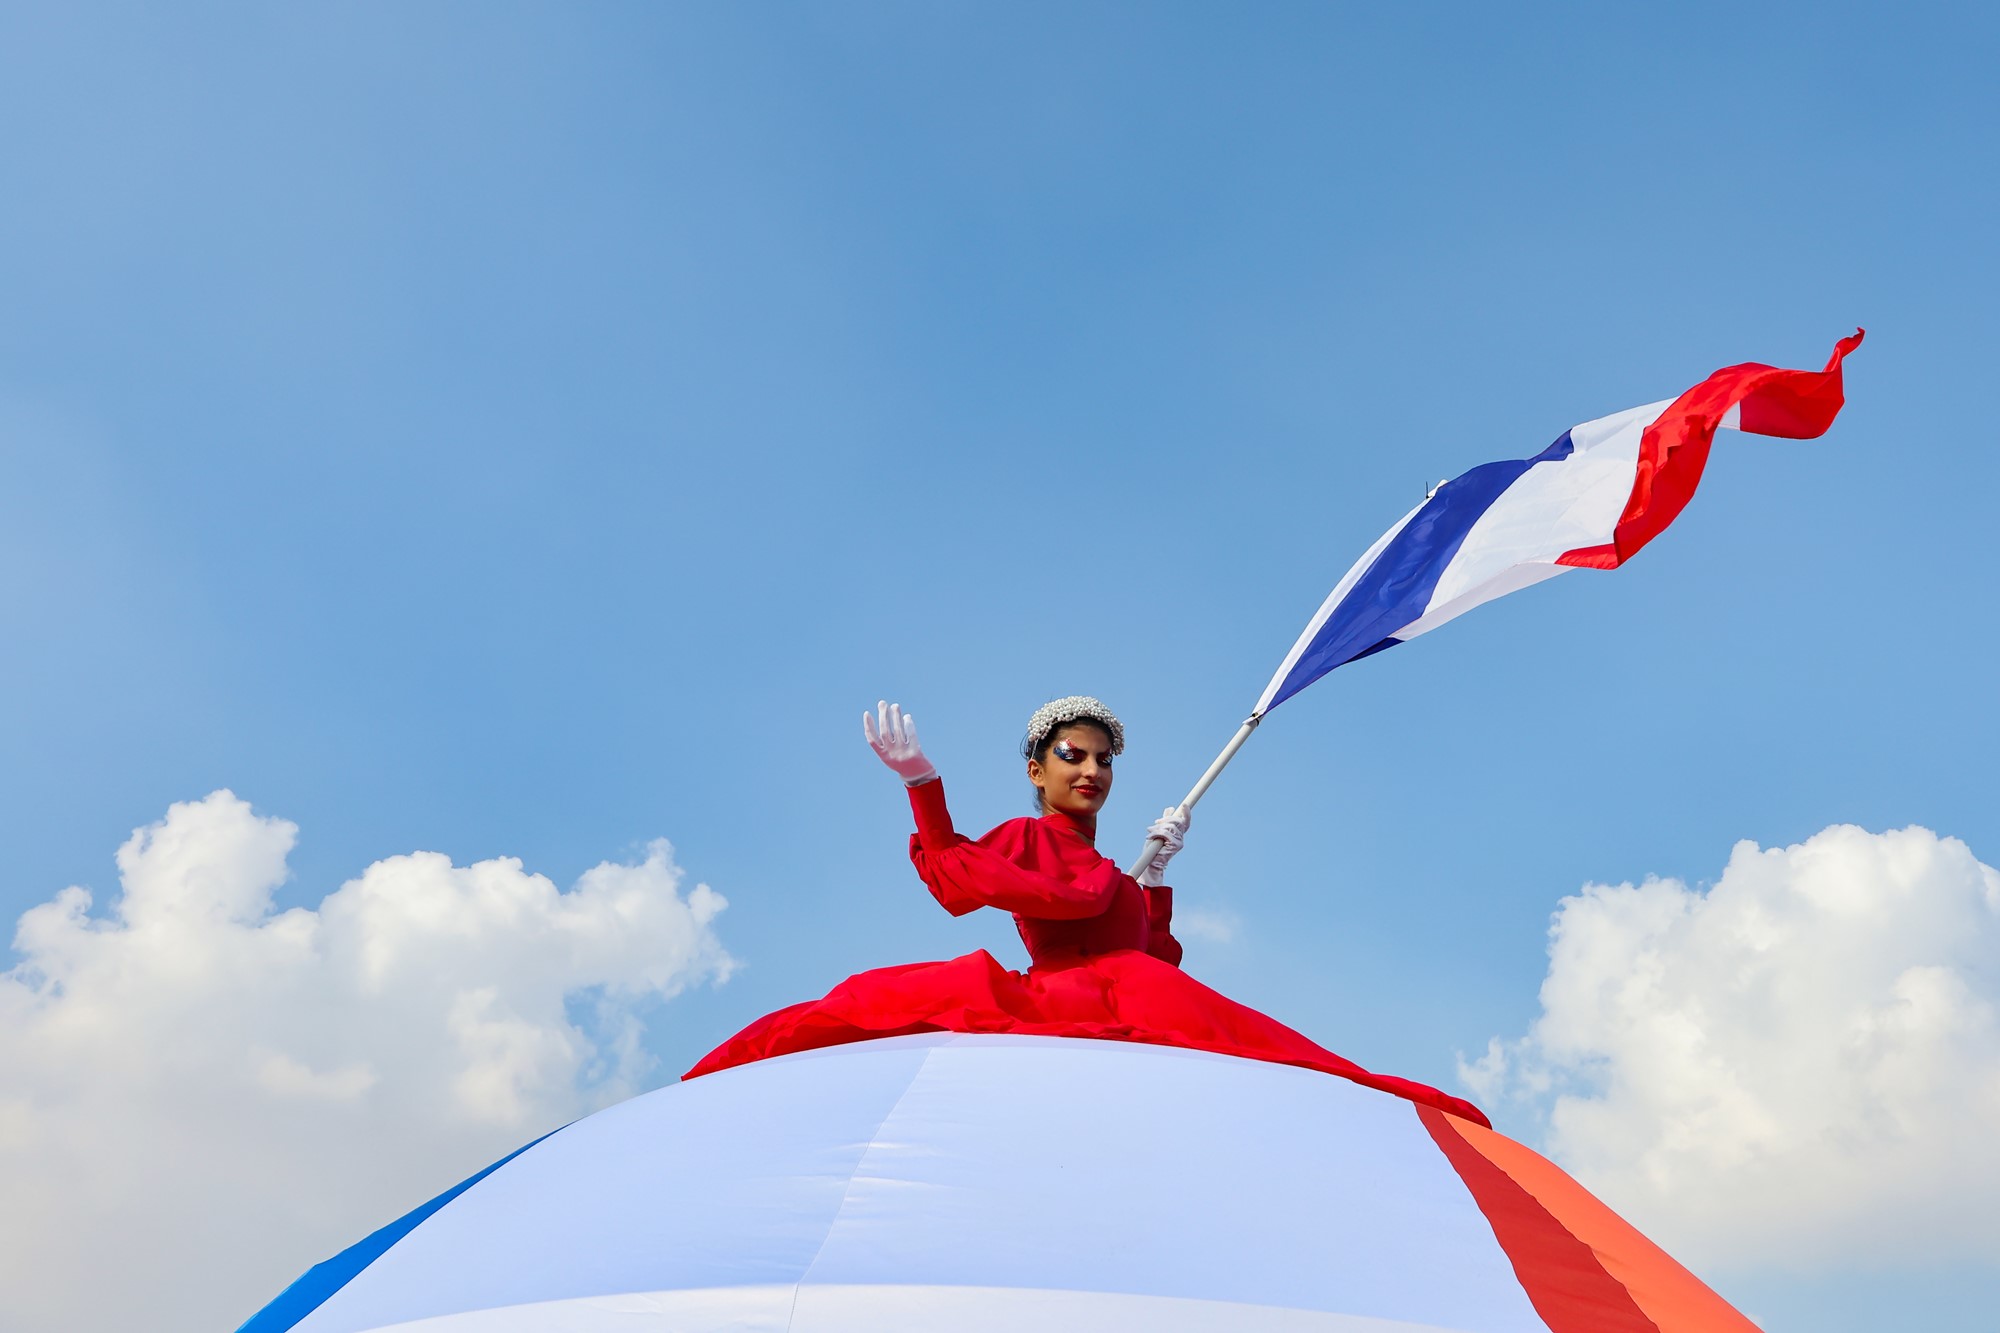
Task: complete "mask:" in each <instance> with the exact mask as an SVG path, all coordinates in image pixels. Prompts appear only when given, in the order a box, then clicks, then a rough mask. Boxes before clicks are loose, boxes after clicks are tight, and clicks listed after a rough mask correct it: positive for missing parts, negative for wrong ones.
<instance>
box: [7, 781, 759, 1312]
mask: <svg viewBox="0 0 2000 1333" xmlns="http://www.w3.org/2000/svg"><path fill="white" fill-rule="evenodd" d="M296 833H297V829H296V828H295V827H294V826H293V825H292V824H289V823H287V822H285V821H284V820H281V819H273V818H267V817H262V816H259V815H257V814H255V813H253V812H252V811H251V809H250V807H249V806H248V805H247V804H245V803H244V802H243V801H240V800H238V799H237V798H236V797H235V796H233V795H231V794H230V793H229V792H226V791H219V792H216V793H214V794H213V795H211V796H209V797H207V798H206V799H204V800H200V801H194V802H189V803H185V804H179V805H175V806H174V807H173V808H172V809H170V810H169V811H168V812H167V816H166V818H165V819H164V820H163V821H161V822H160V823H158V824H154V825H152V826H150V827H148V828H144V829H140V830H139V831H137V832H136V833H134V834H133V835H132V838H131V839H130V840H129V841H128V842H127V843H126V844H125V845H124V846H123V847H122V848H120V849H119V852H118V871H119V880H120V883H121V886H122V891H121V892H120V894H119V895H118V896H117V898H116V899H115V901H113V902H112V903H110V904H109V905H108V912H107V914H105V915H100V916H93V915H91V911H90V909H91V895H90V894H89V893H88V892H87V891H85V890H83V889H80V888H68V889H64V890H63V891H62V892H61V893H59V894H57V895H56V896H55V897H54V899H52V900H51V901H49V902H46V903H43V904H42V905H40V906H38V907H35V908H33V909H31V910H30V911H28V912H27V913H25V914H24V915H23V916H22V917H21V920H20V924H19V929H18V931H17V933H16V936H15V948H16V949H17V950H18V952H19V954H20V955H21V962H20V964H19V966H17V967H16V968H15V969H14V970H13V971H11V972H8V973H5V974H0V1182H4V1196H5V1200H6V1206H5V1208H4V1209H0V1290H4V1291H5V1292H6V1293H7V1296H6V1304H7V1312H6V1314H7V1317H6V1326H7V1328H8V1329H9V1330H14V1331H18V1333H39V1331H40V1330H57V1329H61V1330H64V1333H72V1331H76V1330H97V1329H105V1330H109V1329H113V1328H117V1329H130V1328H145V1329H150V1330H161V1331H162V1333H169V1331H171V1330H180V1329H186V1330H190V1331H192V1330H204V1331H207V1330H214V1329H217V1328H229V1327H233V1326H234V1324H235V1323H236V1322H238V1321H240V1320H241V1319H242V1318H244V1317H245V1316H247V1315H248V1314H250V1313H251V1312H252V1311H253V1310H254V1309H255V1308H256V1307H257V1306H258V1305H260V1304H261V1303H262V1302H263V1301H265V1300H267V1299H268V1298H270V1297H271V1296H273V1295H275V1294H276V1293H277V1292H278V1290H279V1289H280V1288H281V1287H283V1286H284V1285H285V1283H287V1282H289V1281H290V1280H291V1279H292V1278H293V1277H296V1276H297V1275H298V1273H299V1272H300V1271H301V1270H302V1269H303V1268H304V1267H306V1266H307V1265H308V1264H310V1263H312V1262H316V1261H317V1260H319V1259H322V1258H325V1257H326V1256H328V1255H330V1254H332V1253H334V1252H335V1251H337V1250H339V1249H341V1248H343V1247H344V1246H345V1245H347V1244H349V1243H350V1242H352V1241H354V1240H356V1239H358V1238H359V1237H360V1236H362V1235H364V1234H365V1233H366V1232H368V1231H369V1230H371V1229H373V1228H374V1227H377V1226H380V1225H381V1224H383V1223H384V1222H387V1221H389V1220H390V1219H391V1218H393V1217H395V1216H397V1215H398V1214H400V1213H402V1212H403V1211H405V1210H407V1209H408V1208H410V1207H413V1206H414V1205H416V1204H417V1203H420V1202H422V1201H423V1200H424V1199H425V1198H427V1197H429V1196H430V1195H431V1194H434V1193H436V1192H437V1191H439V1190H441V1189H444V1188H446V1187H448V1186H449V1185H451V1184H452V1183H454V1182H455V1181H457V1180H459V1179H462V1178H463V1177H464V1176H466V1175H468V1174H470V1173H471V1172H473V1171H475V1170H477V1169H479V1168H480V1167H481V1166H483V1165H485V1164H486V1163H488V1162H490V1161H492V1160H494V1159H495V1158H497V1157H499V1156H500V1155H502V1154H504V1153H506V1152H508V1151H510V1150H512V1149H513V1148H516V1147H518V1146H520V1144H522V1143H523V1142H525V1141H527V1140H528V1139H530V1138H532V1137H534V1136H535V1135H537V1134H540V1133H541V1132H543V1131H545V1130H548V1129H550V1128H553V1127H554V1126H556V1125H559V1124H562V1123H564V1122H565V1121H568V1120H570V1119H573V1118H575V1117H576V1116H579V1115H582V1114H586V1113H588V1112H589V1111H591V1110H593V1109H596V1108H597V1107H599V1106H602V1105H605V1104H608V1103H610V1102H612V1101H616V1100H618V1099H620V1098H622V1097H624V1096H627V1095H629V1094H630V1093H631V1092H633V1091H635V1090H637V1089H638V1088H639V1087H640V1086H642V1080H644V1079H645V1078H646V1076H647V1075H648V1074H649V1073H650V1072H651V1069H650V1062H649V1061H648V1059H647V1058H646V1056H645V1054H644V1051H643V1047H642V1045H641V1041H640V1038H641V1036H642V1032H643V1020H644V1012H645V1009H646V1007H647V1006H648V1005H649V1004H652V1003H655V1002H657V1001H658V1000H660V999H663V998H666V997H669V996H672V995H674V994H676V993H677V992H679V991H680V990H682V989H683V988H685V987H687V986H689V985H693V984H697V983H700V982H703V981H720V980H722V979H724V978H725V977H726V976H727V975H728V973H729V970H730V968H731V967H732V962H731V960H730V958H729V955H728V954H727V953H726V952H724V950H723V948H722V945H721V943H720V941H719V940H718V939H717V938H716V935H715V933H714V929H713V923H714V920H715V917H716V915H717V913H719V912H721V911H722V910H723V908H724V907H725V906H726V904H725V903H724V901H723V899H722V897H721V896H720V895H719V894H717V893H716V892H714V890H712V889H710V888H709V887H708V886H707V885H705V884H697V885H695V886H694V887H692V888H691V889H688V890H686V891H685V892H683V891H682V883H683V875H682V872H681V871H680V870H679V869H678V868H677V867H676V866H675V865H674V862H673V855H672V849H671V848H670V847H669V846H668V845H667V844H666V843H665V842H656V843H653V844H652V845H651V847H650V848H648V849H647V853H646V856H645V859H644V860H643V861H642V862H640V863H639V864H637V865H612V864H605V865H600V866H598V867H596V868H595V869H593V870H591V871H589V872H588V873H586V874H585V875H584V876H583V877H582V878H581V879H580V880H578V882H577V883H576V885H575V886H574V887H573V888H572V889H570V890H569V891H568V892H561V891H558V890H557V888H556V886H555V885H554V884H552V883H551V882H549V881H548V880H547V879H545V878H543V877H542V876H540V875H532V874H529V873H528V872H527V871H525V870H523V869H522V867H521V863H520V862H519V861H516V860H513V859H496V860H491V861H481V862H479V863H478V864H476V865H470V866H454V865H452V864H451V862H450V861H449V859H447V858H446V857H443V856H440V855H437V854H435V853H430V852H416V853H412V854H410V855H407V856H395V857H391V858H389V859H387V860H384V861H378V862H376V863H375V864H374V865H371V866H369V867H368V868H367V869H366V870H365V871H363V872H362V874H361V875H360V877H359V878H357V879H354V880H351V881H349V882H348V883H346V884H344V885H342V886H341V887H340V888H339V889H338V890H336V891H335V892H333V893H332V894H330V895H328V896H327V897H326V899H325V900H324V901H323V902H321V903H320V904H319V906H318V908H317V909H316V910H308V909H305V908H294V909H292V910H290V911H286V912H281V913H275V914H274V913H273V912H272V910H271V907H272V904H271V894H272V891H273V890H274V889H275V888H276V887H277V886H278V885H279V884H281V883H283V882H284V880H285V878H286V876H287V873H288V872H287V869H286V858H287V856H288V854H289V853H290V851H291V848H292V843H293V840H294V837H295V835H296Z"/></svg>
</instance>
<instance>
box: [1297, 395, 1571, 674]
mask: <svg viewBox="0 0 2000 1333" xmlns="http://www.w3.org/2000/svg"><path fill="white" fill-rule="evenodd" d="M1573 447H1574V446H1573V445H1572V442H1571V440H1570V437H1569V432H1568V431H1564V432H1563V433H1562V434H1561V435H1560V436H1558V437H1557V438H1556V441H1555V443H1554V444H1551V445H1550V446H1549V447H1548V448H1546V449H1544V450H1542V452H1540V453H1539V454H1536V455H1535V456H1534V457H1533V458H1522V459H1515V460H1509V461H1507V462H1503V463H1483V464H1481V465H1480V466H1478V467H1476V468H1474V469H1472V471H1470V472H1467V473H1465V474H1464V475H1463V476H1460V477H1455V478H1453V479H1452V480H1451V481H1448V482H1446V483H1445V484H1444V485H1442V486H1440V487H1438V489H1437V493H1436V494H1435V495H1433V496H1431V498H1430V500H1429V502H1428V503H1426V504H1425V505H1424V507H1423V508H1422V509H1420V510H1418V511H1417V516H1416V517H1415V518H1413V519H1411V520H1410V521H1409V523H1408V524H1407V525H1406V526H1405V527H1404V528H1403V530H1402V531H1401V532H1399V533H1397V534H1396V538H1395V540H1394V541H1392V542H1390V543H1389V545H1388V546H1387V547H1385V548H1384V549H1383V551H1382V554H1381V555H1379V556H1377V557H1375V563H1374V564H1372V565H1370V566H1369V567H1368V572H1367V573H1365V574H1363V575H1362V576H1361V578H1360V579H1359V580H1358V581H1357V582H1356V583H1355V585H1354V586H1353V587H1352V588H1350V589H1348V591H1347V596H1346V597H1345V598H1343V599H1342V601H1341V603H1340V605H1339V606H1337V607H1335V608H1334V609H1333V614H1332V615H1330V616H1328V617H1327V618H1326V623H1325V624H1324V625H1321V626H1320V629H1319V633H1318V634H1315V635H1314V636H1313V641H1312V642H1311V643H1310V644H1309V645H1307V647H1306V650H1305V652H1303V653H1301V654H1300V655H1299V660H1298V661H1297V662H1294V663H1293V664H1292V670H1291V674H1289V675H1287V676H1286V677H1285V683H1284V684H1283V685H1281V686H1279V687H1278V692H1277V693H1276V694H1275V695H1273V696H1272V697H1271V703H1270V707H1269V708H1266V709H1265V711H1266V712H1269V711H1270V709H1271V708H1276V707H1277V706H1278V705H1279V704H1281V703H1283V702H1284V701H1285V700H1287V699H1289V698H1291V697H1292V696H1293V695H1295V694H1297V693H1298V692H1299V691H1300V690H1302V689H1304V688H1305V687H1306V686H1308V685H1310V684H1312V683H1313V682H1314V681H1316V680H1318V679H1319V678H1320V677H1321V676H1324V675H1325V674H1326V673H1327V672H1329V671H1331V670H1333V669H1334V668H1335V667H1339V666H1345V665H1346V664H1347V663H1349V662H1352V661H1355V660H1357V659H1359V658H1363V657H1366V656H1368V655H1369V654H1371V653H1378V652H1380V651H1382V650H1383V649H1384V648H1387V647H1389V646H1390V645H1391V644H1393V643H1396V642H1399V640H1397V639H1395V638H1394V637H1393V636H1394V635H1395V633H1396V631H1397V630H1399V629H1402V628H1403V627H1404V626H1405V625H1408V624H1409V623H1410V622H1412V621H1414V620H1416V619H1417V618H1418V617H1420V616H1422V615H1423V613H1424V611H1425V610H1426V609H1427V608H1428V607H1429V606H1430V601H1431V594H1432V593H1433V592H1435V591H1436V590H1437V585H1438V579H1439V578H1440V577H1441V576H1442V575H1443V573H1444V569H1445V566H1446V565H1449V564H1450V563H1451V558H1452V557H1453V556H1454V555H1457V554H1458V548H1459V547H1460V546H1461V545H1462V544H1463V543H1464V541H1465V534H1466V533H1468V532H1470V531H1471V530H1472V525H1473V524H1474V523H1477V522H1478V521H1479V519H1480V517H1481V516H1482V515H1483V514H1485V512H1486V511H1487V510H1488V509H1490V508H1492V507H1493V502H1494V501H1496V500H1498V499H1499V498H1500V497H1501V495H1502V494H1504V493H1505V492H1506V490H1507V488H1508V487H1509V486H1512V485H1513V484H1514V483H1515V482H1516V481H1518V480H1520V478H1521V476H1522V474H1523V473H1525V472H1526V471H1527V470H1528V469H1529V468H1531V467H1533V466H1534V465H1535V464H1537V463H1553V462H1557V461H1559V460H1561V459H1564V458H1567V457H1569V454H1570V450H1571V449H1572V448H1573Z"/></svg>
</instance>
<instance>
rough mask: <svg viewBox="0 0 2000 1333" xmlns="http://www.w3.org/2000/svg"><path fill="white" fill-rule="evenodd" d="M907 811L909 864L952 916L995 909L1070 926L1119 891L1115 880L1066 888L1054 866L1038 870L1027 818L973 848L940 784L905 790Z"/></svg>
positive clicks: (1102, 878)
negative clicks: (913, 821) (954, 821)
mask: <svg viewBox="0 0 2000 1333" xmlns="http://www.w3.org/2000/svg"><path fill="white" fill-rule="evenodd" d="M910 809H911V810H912V811H913V812H915V814H916V817H917V831H916V834H915V835H914V836H913V837H911V839H910V861H911V862H912V863H913V864H914V865H915V866H916V867H917V873H918V874H919V875H921V876H923V880H924V886H925V887H926V888H928V889H929V890H930V891H931V896H932V897H933V898H936V899H937V900H938V904H939V906H941V907H943V908H944V910H945V911H947V912H950V913H951V914H952V915H953V916H964V915H965V914H966V913H967V912H971V911H974V910H976V909H978V908H981V907H997V908H999V909H1001V910H1002V911H1004V912H1019V913H1020V914H1021V915H1023V916H1034V917H1043V918H1046V919H1049V920H1054V921H1074V920H1079V919H1081V918H1083V917H1091V916H1097V915H1099V914H1100V913H1102V912H1103V911H1104V909H1105V908H1106V907H1108V906H1110V905H1111V897H1112V894H1114V893H1115V892H1116V891H1117V887H1118V885H1117V877H1116V875H1115V874H1113V875H1109V876H1107V875H1091V876H1088V877H1086V878H1085V879H1082V880H1077V881H1072V880H1071V879H1069V878H1068V877H1066V876H1062V875H1058V874H1052V873H1050V870H1051V869H1054V867H1053V866H1051V867H1048V868H1043V866H1042V865H1041V864H1040V863H1041V862H1043V861H1044V860H1045V859H1046V858H1044V857H1042V856H1039V855H1037V848H1036V847H1035V845H1034V834H1035V832H1036V830H1035V827H1034V825H1035V821H1034V820H1032V819H1010V820H1008V821H1007V822H1006V823H1004V824H1002V825H1001V826H1000V827H998V828H996V829H994V830H993V831H992V832H991V833H988V834H987V835H986V836H985V837H983V838H980V839H979V840H978V841H976V842H975V841H973V840H972V839H970V838H967V837H965V836H964V835H963V834H961V833H960V832H959V831H958V830H957V829H955V828H953V827H952V825H951V811H950V810H948V809H947V808H946V807H945V803H944V782H943V781H942V780H941V779H938V778H933V779H931V780H930V781H929V782H924V783H919V784H918V785H917V786H914V787H912V788H910ZM1112 869H1113V870H1114V871H1115V870H1116V867H1112Z"/></svg>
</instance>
